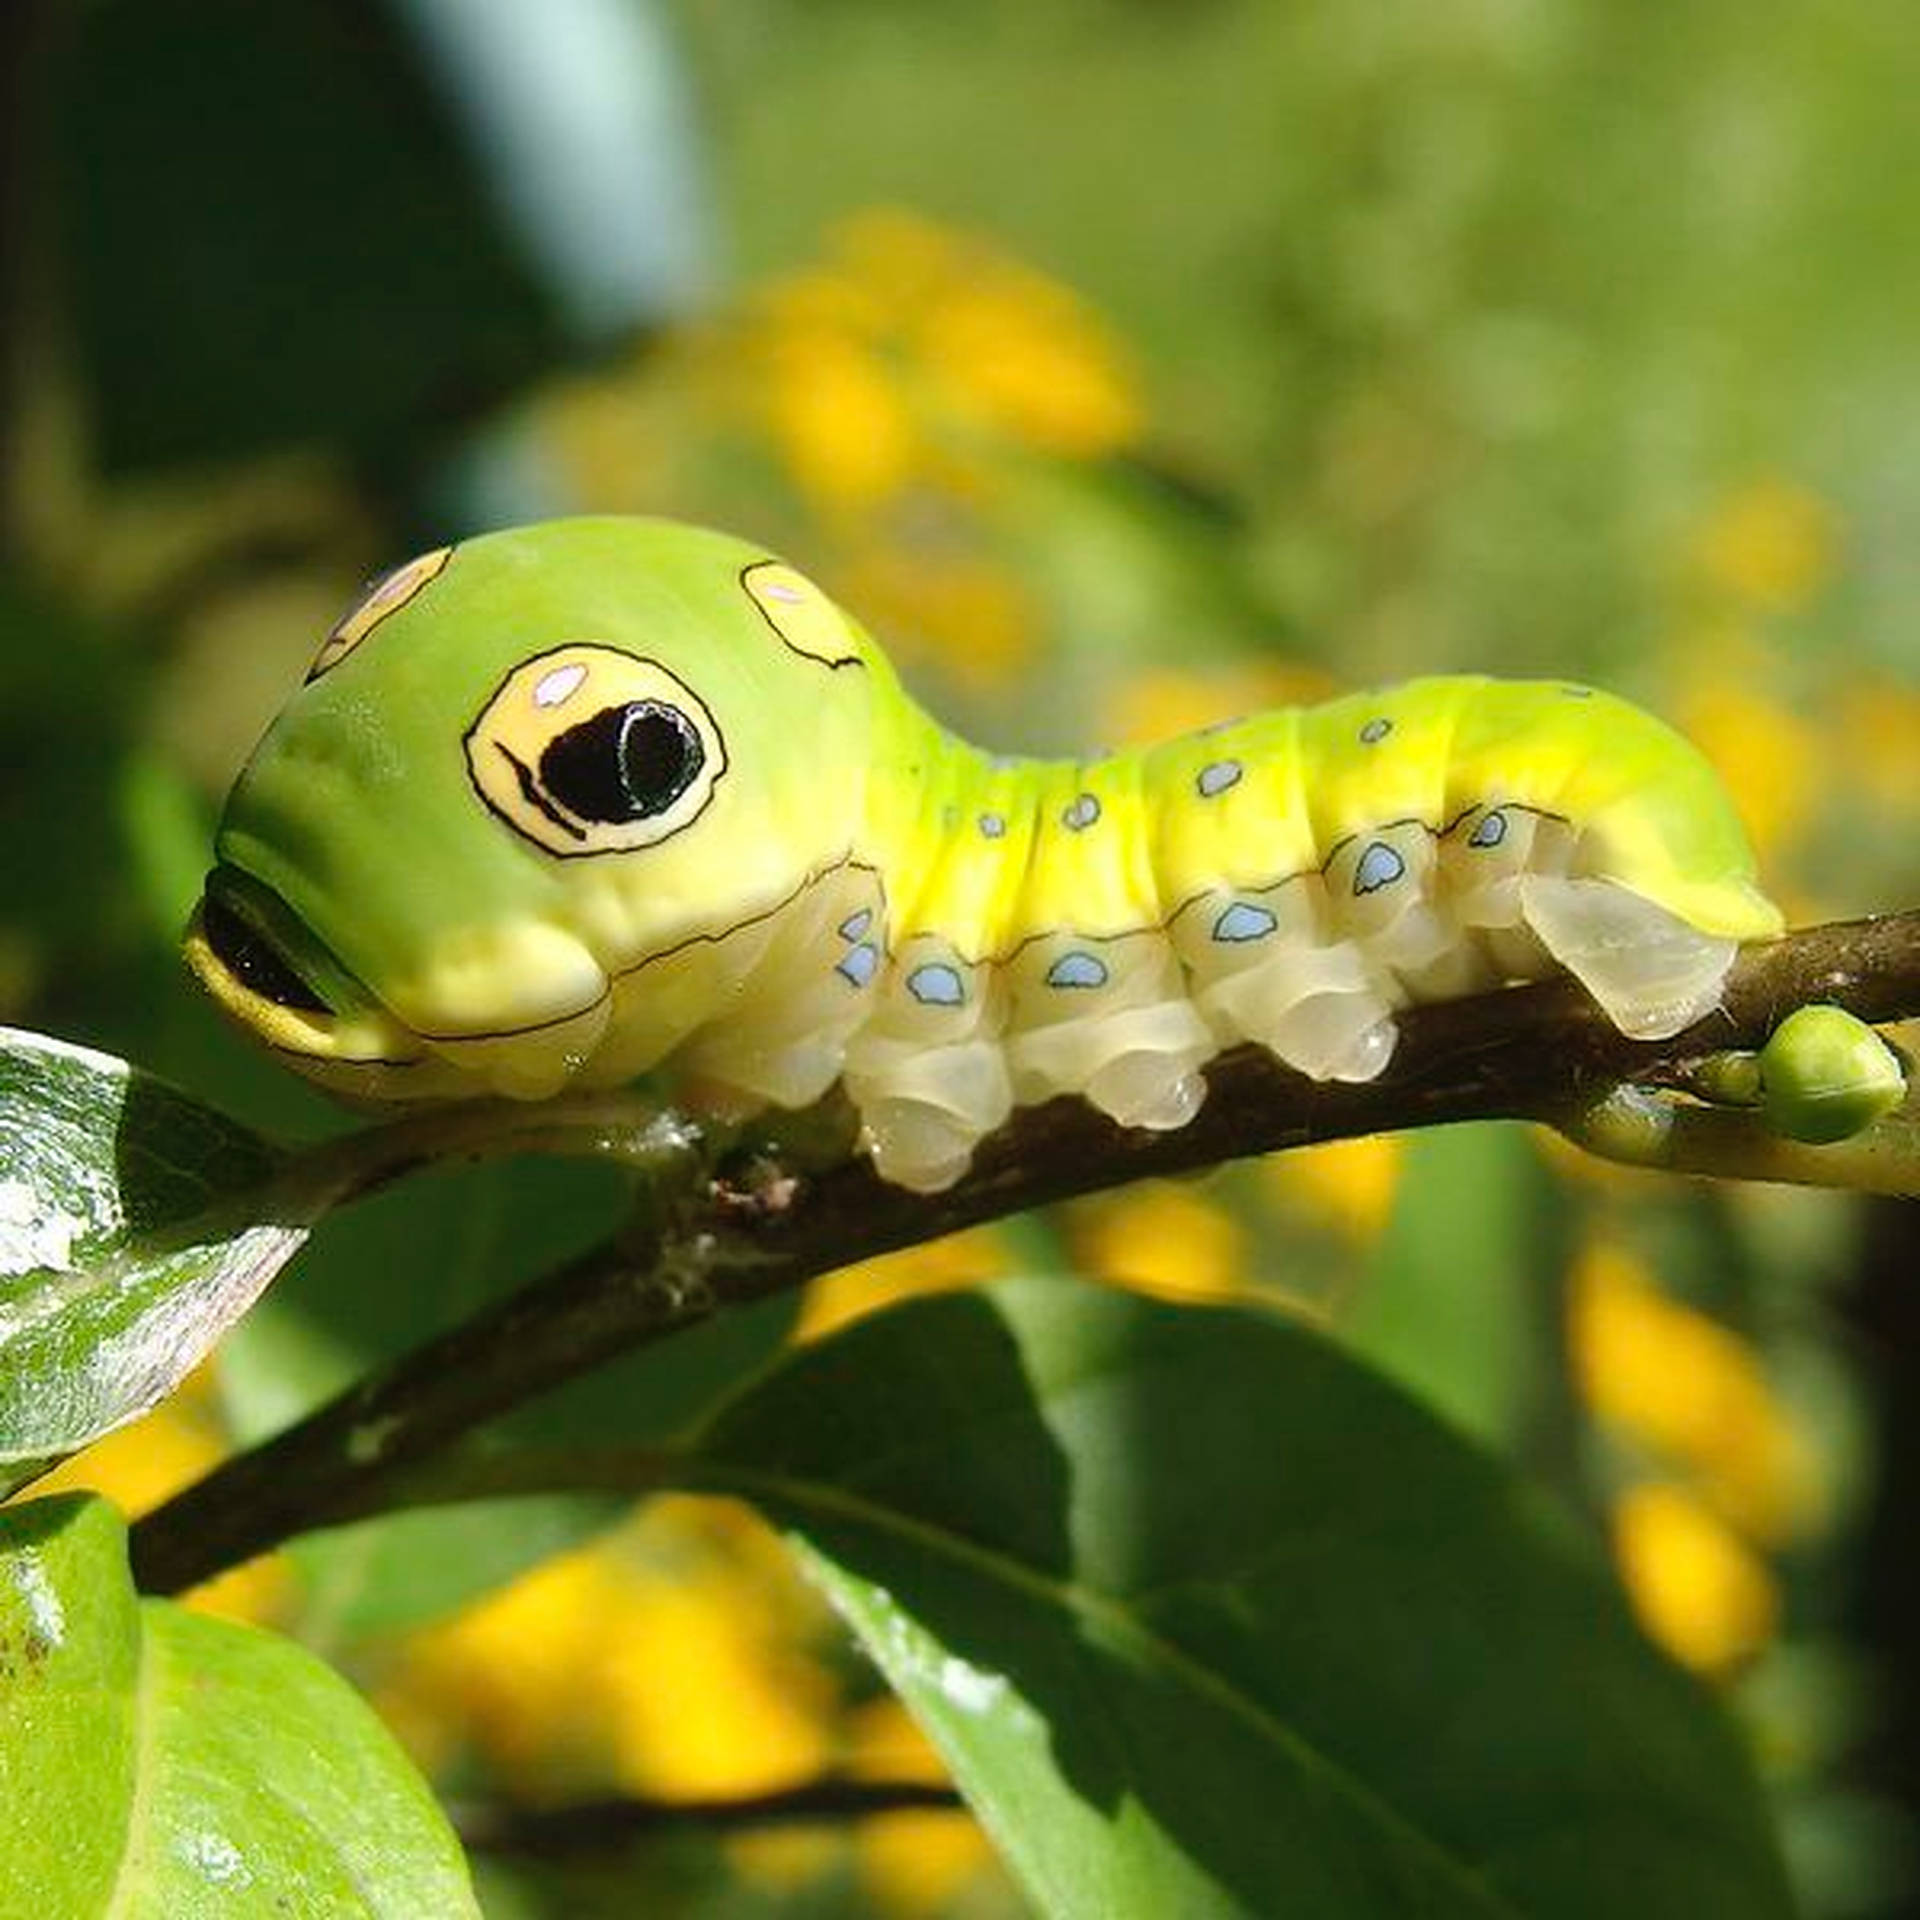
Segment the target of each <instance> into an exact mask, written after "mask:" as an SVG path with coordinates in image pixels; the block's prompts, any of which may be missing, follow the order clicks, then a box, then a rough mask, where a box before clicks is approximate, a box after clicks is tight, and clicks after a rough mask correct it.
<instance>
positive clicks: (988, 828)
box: [980, 813, 1007, 840]
mask: <svg viewBox="0 0 1920 1920" xmlns="http://www.w3.org/2000/svg"><path fill="white" fill-rule="evenodd" d="M1006 830H1007V823H1006V820H1005V818H1004V817H1003V816H1002V815H1000V814H997V813H983V814H982V815H981V816H980V831H981V834H982V835H983V836H984V837H985V838H986V839H989V840H998V839H999V838H1000V836H1001V835H1002V834H1003V833H1005V832H1006Z"/></svg>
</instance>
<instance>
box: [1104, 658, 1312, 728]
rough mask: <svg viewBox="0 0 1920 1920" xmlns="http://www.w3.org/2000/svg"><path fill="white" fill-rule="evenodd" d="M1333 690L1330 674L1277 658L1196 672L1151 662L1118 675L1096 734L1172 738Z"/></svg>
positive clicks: (1309, 698)
mask: <svg viewBox="0 0 1920 1920" xmlns="http://www.w3.org/2000/svg"><path fill="white" fill-rule="evenodd" d="M1334 691H1335V685H1334V681H1333V679H1332V676H1330V675H1328V674H1326V673H1323V672H1322V671H1321V670H1320V669H1318V668H1316V667H1308V666H1300V665H1296V664H1291V663H1288V662H1285V661H1280V660H1262V661H1260V662H1258V663H1257V664H1253V663H1250V664H1247V665H1243V666H1239V667H1233V668H1225V669H1222V670H1221V671H1219V672H1214V673H1195V672H1193V671H1192V670H1190V669H1188V668H1184V667H1155V668H1150V669H1148V670H1146V671H1144V672H1140V673H1130V674H1128V675H1127V676H1126V677H1125V679H1123V680H1120V681H1118V682H1117V683H1116V684H1115V685H1114V687H1113V689H1112V691H1111V692H1110V693H1109V695H1108V696H1107V698H1106V700H1105V701H1104V703H1103V705H1102V708H1101V716H1100V724H1099V725H1098V727H1097V728H1096V729H1095V730H1094V731H1095V736H1096V737H1097V738H1099V739H1102V740H1111V741H1112V742H1114V744H1115V745H1117V746H1123V747H1125V746H1135V745H1140V744H1143V743H1151V742H1154V741H1158V740H1167V739H1171V738H1172V737H1173V736H1174V735H1175V734H1180V733H1191V732H1193V731H1194V730H1196V729H1197V728H1200V727H1210V726H1213V725H1214V724H1216V723H1217V722H1219V721H1223V720H1237V719H1238V718H1239V717H1240V716H1241V715H1242V714H1247V713H1257V712H1259V711H1260V710H1261V709H1263V708H1266V707H1278V706H1285V705H1288V704H1300V705H1305V704H1308V703H1310V702H1312V701H1315V700H1323V699H1325V698H1327V697H1328V696H1329V695H1330V694H1332V693H1333V692H1334Z"/></svg>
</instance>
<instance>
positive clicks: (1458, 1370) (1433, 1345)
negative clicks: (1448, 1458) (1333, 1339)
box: [1341, 1125, 1547, 1445]
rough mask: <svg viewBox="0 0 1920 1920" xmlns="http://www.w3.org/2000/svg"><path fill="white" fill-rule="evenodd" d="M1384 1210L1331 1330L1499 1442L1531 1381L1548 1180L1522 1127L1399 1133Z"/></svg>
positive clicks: (1516, 1425)
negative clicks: (1360, 1280)
mask: <svg viewBox="0 0 1920 1920" xmlns="http://www.w3.org/2000/svg"><path fill="white" fill-rule="evenodd" d="M1404 1153H1405V1164H1404V1171H1403V1173H1402V1175H1401V1178H1400V1183H1399V1187H1398V1190H1397V1194H1396V1198H1395V1200H1394V1207H1393V1217H1392V1220H1391V1221H1390V1222H1389V1224H1388V1227H1387V1231H1386V1235H1385V1237H1384V1238H1383V1239H1382V1241H1381V1243H1380V1247H1379V1250H1378V1251H1377V1253H1376V1254H1375V1256H1374V1258H1373V1259H1372V1261H1371V1262H1370V1263H1369V1265H1368V1269H1367V1275H1366V1281H1365V1284H1364V1286H1363V1287H1362V1288H1361V1290H1360V1294H1359V1297H1358V1299H1357V1300H1356V1301H1355V1303H1354V1310H1353V1312H1352V1313H1351V1314H1349V1315H1347V1316H1345V1317H1344V1318H1343V1321H1342V1324H1341V1334H1342V1336H1343V1337H1344V1338H1345V1339H1346V1340H1347V1341H1348V1343H1349V1344H1350V1345H1352V1346H1354V1347H1355V1348H1356V1349H1357V1350H1358V1351H1359V1352H1360V1353H1361V1354H1363V1355H1364V1356H1365V1357H1366V1358H1367V1359H1368V1360H1370V1361H1372V1362H1373V1363H1374V1364H1375V1365H1376V1366H1378V1367H1379V1368H1381V1370H1382V1371H1384V1372H1386V1373H1388V1374H1391V1375H1392V1376H1393V1378H1394V1379H1396V1380H1398V1381H1400V1382H1401V1384H1402V1385H1404V1386H1407V1387H1410V1388H1411V1389H1412V1390H1413V1391H1414V1392H1415V1393H1417V1394H1418V1395H1419V1396H1420V1397H1421V1398H1422V1399H1423V1400H1425V1401H1426V1402H1427V1403H1428V1404H1429V1405H1430V1406H1432V1407H1435V1408H1437V1409H1438V1410H1439V1411H1440V1412H1442V1413H1445V1414H1446V1415H1448V1416H1449V1417H1450V1418H1451V1419H1453V1420H1454V1421H1456V1422H1457V1423H1458V1424H1459V1425H1460V1426H1462V1427H1464V1428H1465V1429H1466V1430H1467V1431H1468V1432H1469V1433H1472V1434H1474V1435H1476V1436H1477V1437H1479V1438H1481V1439H1484V1440H1487V1441H1490V1442H1494V1443H1505V1444H1508V1445H1510V1444H1511V1443H1512V1442H1513V1440H1514V1439H1515V1438H1516V1436H1517V1435H1518V1434H1519V1432H1520V1429H1521V1426H1522V1421H1523V1416H1524V1415H1525V1413H1526V1412H1528V1411H1529V1409H1528V1408H1527V1407H1526V1406H1525V1404H1524V1399H1523V1396H1524V1394H1525V1392H1526V1390H1527V1389H1528V1387H1529V1385H1530V1384H1531V1383H1533V1382H1535V1381H1537V1379H1538V1375H1539V1365H1538V1361H1539V1350H1538V1346H1537V1344H1536V1341H1535V1339H1534V1337H1533V1334H1534V1327H1533V1322H1534V1320H1535V1318H1536V1315H1537V1312H1538V1305H1537V1303H1538V1297H1539V1296H1538V1291H1537V1281H1538V1273H1539V1266H1540V1261H1541V1240H1542V1234H1541V1202H1540V1193H1541V1188H1542V1186H1543V1185H1544V1184H1545V1183H1546V1179H1547V1176H1546V1175H1545V1174H1544V1173H1543V1172H1542V1170H1541V1167H1540V1164H1539V1159H1538V1156H1537V1154H1536V1153H1535V1150H1534V1148H1533V1145H1532V1143H1531V1141H1530V1140H1529V1139H1528V1138H1527V1132H1526V1129H1525V1128H1524V1127H1520V1126H1511V1125H1490V1126H1474V1127H1442V1128H1438V1129H1436V1130H1435V1131H1433V1132H1431V1133H1421V1134H1412V1135H1409V1136H1408V1137H1407V1139H1406V1142H1405V1147H1404Z"/></svg>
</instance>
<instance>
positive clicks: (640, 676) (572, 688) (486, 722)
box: [465, 642, 727, 859]
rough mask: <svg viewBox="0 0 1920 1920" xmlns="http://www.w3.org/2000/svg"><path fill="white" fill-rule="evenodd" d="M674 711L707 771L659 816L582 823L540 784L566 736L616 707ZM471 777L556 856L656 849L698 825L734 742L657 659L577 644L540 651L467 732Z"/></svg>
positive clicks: (496, 808) (518, 827) (509, 819)
mask: <svg viewBox="0 0 1920 1920" xmlns="http://www.w3.org/2000/svg"><path fill="white" fill-rule="evenodd" d="M638 701H648V702H654V703H657V704H659V705H661V706H666V707H671V708H673V709H674V710H675V711H676V712H677V713H679V714H680V715H682V716H683V717H684V718H685V719H686V720H687V721H688V722H689V723H690V724H691V726H692V727H693V730H694V733H695V734H696V735H697V737H698V739H699V742H700V751H701V762H700V767H699V770H698V771H697V772H696V773H695V774H694V776H693V778H692V779H691V780H690V781H689V782H688V783H687V786H686V788H685V790H684V791H683V792H681V793H679V794H678V795H676V796H675V798H674V799H673V801H672V803H671V804H670V805H668V806H666V807H663V808H662V809H661V810H660V811H659V812H658V813H652V814H648V815H646V816H645V817H644V818H642V819H638V820H622V821H608V820H588V819H583V818H581V817H580V816H579V815H578V814H576V813H575V812H574V811H573V810H572V809H571V808H569V807H568V806H567V805H566V804H565V802H564V801H562V800H561V799H560V798H559V797H558V796H556V795H554V794H551V793H549V792H547V791H545V789H544V788H543V787H542V786H541V784H540V776H539V769H540V757H541V755H542V754H543V753H544V752H545V751H546V749H547V748H548V746H550V745H551V744H552V742H553V741H554V740H556V739H557V738H558V737H559V736H560V735H561V734H563V733H565V732H567V731H568V730H569V729H570V728H572V727H576V726H578V725H580V724H581V723H582V722H583V721H586V720H589V719H591V718H592V717H593V715H595V714H596V713H599V712H602V711H603V710H604V709H606V708H608V707H616V706H624V705H628V704H630V703H633V702H638ZM465 746H466V754H467V772H468V775H469V777H470V778H471V779H472V781H473V784H474V787H475V789H476V790H477V791H478V793H479V795H480V797H481V798H482V799H483V800H484V801H485V802H486V803H487V805H488V807H490V808H491V809H492V811H493V812H494V813H496V814H497V815H498V816H499V817H500V818H501V819H502V820H504V821H505V822H506V823H507V825H508V826H510V827H511V828H512V829H513V830H514V832H515V833H517V834H519V835H520V836H521V837H522V838H523V839H527V840H531V841H532V842H533V843H534V845H535V846H537V847H540V848H542V849H543V850H544V851H546V852H548V853H554V854H559V855H560V856H561V857H562V858H564V859H578V858H582V857H584V856H587V855H591V854H599V853H627V852H631V851H632V850H633V849H635V848H637V847H650V846H654V845H655V844H657V843H658V842H659V841H662V840H665V839H667V838H668V837H669V836H670V835H672V834H676V833H678V832H679V831H680V830H681V829H682V828H683V827H686V826H689V825H691V824H692V822H693V821H694V820H695V819H696V818H697V817H698V816H699V815H700V814H701V813H702V812H703V811H704V810H705V808H706V805H707V802H708V801H709V800H711V799H712V798H713V790H714V787H715V785H716V784H717V783H718V781H719V779H720V776H721V775H722V774H723V773H725V772H726V770H727V749H726V743H725V742H724V741H723V740H722V738H721V736H720V728H719V726H718V725H717V724H716V722H715V720H714V717H713V715H712V714H711V713H709V712H708V711H707V707H706V703H705V702H704V701H703V700H701V698H700V696H699V695H698V694H696V693H695V692H694V691H693V689H692V688H691V687H689V686H688V685H687V684H686V683H685V682H684V681H683V680H681V679H680V678H679V677H678V676H677V675H675V674H672V673H669V672H668V671H667V669H666V668H665V667H663V666H661V665H660V664H659V663H658V662H657V661H654V660H643V659H641V658H640V657H639V656H638V655H636V654H631V653H623V652H621V651H620V649H619V648H617V647H602V646H595V645H592V644H590V643H585V642H582V643H577V644H575V645H572V646H565V647H555V648H553V649H552V651H551V652H548V653H541V654H536V655H535V656H534V657H533V658H532V659H531V660H526V661H522V662H521V664H520V665H519V666H517V667H515V668H514V670H513V671H512V672H511V673H510V674H508V675H507V677H506V679H505V680H503V681H502V682H501V683H500V686H499V689H498V690H497V691H496V692H495V694H494V695H493V697H492V699H490V700H489V701H488V702H487V704H486V705H485V706H484V707H483V708H481V710H480V714H479V717H478V718H477V719H476V720H475V721H474V723H473V725H472V726H471V727H469V728H468V729H467V735H466V741H465Z"/></svg>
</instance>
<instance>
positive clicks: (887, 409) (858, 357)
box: [760, 328, 919, 509]
mask: <svg viewBox="0 0 1920 1920" xmlns="http://www.w3.org/2000/svg"><path fill="white" fill-rule="evenodd" d="M760 364H761V367H762V369H763V371H764V377H765V380H766V383H767V384H766V392H765V395H764V407H765V412H766V419H767V424H768V428H769V430H770V432H771V433H772V436H773V440H774V445H775V447H776V448H777V450H778V451H779V453H780V456H781V458H782V459H783V460H784V461H785V462H786V465H787V468H788V470H789V471H790V472H791V473H792V475H793V478H794V482H795V484H796V485H797V486H798V487H799V488H800V490H801V491H802V492H803V493H805V494H808V495H810V496H812V497H813V498H814V499H815V500H817V501H818V502H819V503H820V504H821V505H823V506H825V507H827V508H829V509H833V508H857V509H863V508H870V507H873V506H876V505H878V504H879V503H880V502H881V501H883V500H886V499H888V498H890V497H891V496H893V495H894V494H896V493H898V492H899V491H900V490H901V488H902V487H904V486H905V485H906V484H907V481H908V479H909V478H910V477H911V475H912V473H913V471H914V467H915V463H916V457H917V454H918V450H919V433H918V429H917V427H916V424H915V421H914V418H913V415H912V412H911V411H910V409H909V407H908V405H907V401H906V397H905V395H904V394H903V393H902V392H901V389H900V385H899V382H898V381H897V379H895V378H894V377H893V375H892V373H891V372H890V370H889V369H888V367H887V365H886V363H885V362H884V361H883V360H882V359H881V357H880V355H879V354H878V353H877V352H875V351H874V349H873V348H872V347H870V346H868V345H867V344H866V343H865V342H864V341H862V340H858V339H854V338H850V337H848V336H847V335H844V334H839V333H834V332H830V331H828V330H827V329H825V328H811V329H807V330H804V331H799V330H796V331H793V332H788V333H785V334H783V335H781V336H780V337H779V338H778V340H777V341H775V342H774V343H772V344H771V345H770V347H769V350H768V351H767V352H766V353H765V354H764V355H763V356H762V358H761V362H760Z"/></svg>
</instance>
